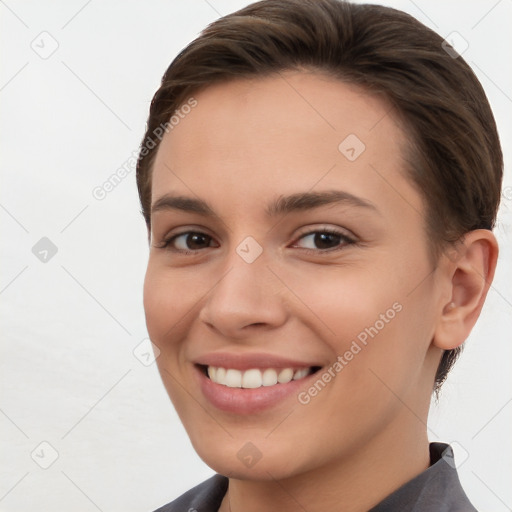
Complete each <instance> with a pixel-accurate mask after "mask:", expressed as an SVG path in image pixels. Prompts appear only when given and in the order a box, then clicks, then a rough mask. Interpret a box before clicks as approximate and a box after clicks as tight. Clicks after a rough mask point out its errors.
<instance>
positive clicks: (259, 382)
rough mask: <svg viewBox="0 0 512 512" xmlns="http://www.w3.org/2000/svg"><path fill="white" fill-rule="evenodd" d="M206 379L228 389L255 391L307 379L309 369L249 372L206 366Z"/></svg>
mask: <svg viewBox="0 0 512 512" xmlns="http://www.w3.org/2000/svg"><path fill="white" fill-rule="evenodd" d="M207 371H208V377H210V379H211V380H212V381H213V382H215V383H217V384H221V385H223V386H227V387H228V388H245V389H256V388H259V387H261V386H275V385H276V384H278V383H279V384H287V383H288V382H291V381H292V380H299V379H303V378H304V377H307V376H308V375H309V374H310V373H311V368H300V369H298V370H294V369H293V368H282V369H279V370H275V369H274V368H267V369H265V370H263V371H262V370H259V369H258V368H251V369H250V370H245V371H240V370H235V369H234V368H228V369H226V368H222V367H215V366H208V369H207Z"/></svg>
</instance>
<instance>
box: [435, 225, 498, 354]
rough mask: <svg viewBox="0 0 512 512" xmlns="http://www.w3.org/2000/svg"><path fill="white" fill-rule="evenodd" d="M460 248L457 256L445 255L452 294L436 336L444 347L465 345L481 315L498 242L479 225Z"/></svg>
mask: <svg viewBox="0 0 512 512" xmlns="http://www.w3.org/2000/svg"><path fill="white" fill-rule="evenodd" d="M457 252H458V256H457V258H456V259H455V258H448V257H447V256H446V257H445V264H446V265H447V267H448V269H449V275H448V277H449V278H450V292H451V297H450V300H449V301H448V302H447V303H445V304H444V305H442V306H441V307H442V311H441V313H440V317H439V322H438V324H437V327H436V330H435V334H434V339H433V344H434V345H435V346H436V347H438V348H441V349H443V350H452V349H454V348H456V347H458V346H460V345H462V343H464V341H465V340H466V339H467V337H468V336H469V333H470V332H471V330H472V329H473V326H474V325H475V323H476V321H477V319H478V317H479V316H480V312H481V310H482V307H483V304H484V301H485V298H486V296H487V292H488V291H489V287H490V286H491V282H492V279H493V277H494V272H495V269H496V262H497V259H498V244H497V241H496V238H495V236H494V235H493V233H492V232H491V231H489V230H485V229H477V230H474V231H470V232H469V233H467V234H466V235H465V236H464V240H463V242H462V244H461V245H460V247H459V248H458V251H457Z"/></svg>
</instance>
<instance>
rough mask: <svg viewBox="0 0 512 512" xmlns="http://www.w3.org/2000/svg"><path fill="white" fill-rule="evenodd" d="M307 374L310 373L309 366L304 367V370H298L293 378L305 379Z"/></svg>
mask: <svg viewBox="0 0 512 512" xmlns="http://www.w3.org/2000/svg"><path fill="white" fill-rule="evenodd" d="M307 375H309V368H302V370H297V371H296V372H295V373H294V374H293V380H299V379H303V378H304V377H306V376H307Z"/></svg>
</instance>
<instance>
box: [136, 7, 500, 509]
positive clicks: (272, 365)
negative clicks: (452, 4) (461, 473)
mask: <svg viewBox="0 0 512 512" xmlns="http://www.w3.org/2000/svg"><path fill="white" fill-rule="evenodd" d="M502 167H503V164H502V154H501V148H500V144H499V139H498V136H497V132H496V127H495V122H494V118H493V115H492V112H491V110H490V107H489V104H488V102H487V99H486V97H485V94H484V92H483V90H482V88H481V86H480V84H479V82H478V80H477V79H476V77H475V75H474V74H473V72H472V71H471V69H470V68H469V67H468V65H467V64H466V63H465V62H464V61H463V59H462V58H461V57H460V56H459V55H458V54H457V52H456V51H455V49H454V48H452V47H451V46H449V45H448V44H447V43H445V42H444V41H443V40H442V38H440V37H439V36H438V35H437V34H435V33H433V32H432V31H431V30H430V29H428V28H426V27H425V26H423V25H422V24H421V23H419V22H418V21H417V20H415V19H414V18H412V17H410V16H408V15H406V14H404V13H402V12H400V11H396V10H394V9H390V8H385V7H381V6H375V5H353V4H350V3H347V2H340V1H337V0H321V1H315V2H303V1H298V0H266V1H263V2H258V3H256V4H253V5H250V6H248V7H246V8H244V9H242V10H240V11H238V12H236V13H233V14H231V15H228V16H225V17H224V18H221V19H219V20H217V21H216V22H214V23H212V24H211V25H210V26H209V27H207V28H206V29H205V30H204V31H203V32H202V34H201V35H200V36H199V37H198V38H197V39H196V40H195V41H193V42H192V43H191V44H190V45H189V46H188V47H187V48H186V49H185V50H184V51H182V52H181V53H180V55H178V57H177V58H176V59H175V60H174V62H173V63H172V64H171V66H170V67H169V69H168V70H167V72H166V73H165V75H164V77H163V79H162V84H161V87H160V88H159V90H158V91H157V93H156V94H155V97H154V99H153V102H152V105H151V110H150V115H149V119H148V126H147V131H146V134H145V137H144V139H143V142H142V145H141V149H140V157H139V161H138V166H137V184H138V189H139V195H140V199H141V205H142V213H143V215H144V218H145V221H146V224H147V228H148V236H149V242H150V256H149V262H148V268H147V274H146V280H145V288H144V307H145V312H146V321H147V327H148V332H149V335H150V337H151V340H152V342H153V343H154V344H155V346H157V347H158V349H159V350H160V356H159V357H158V359H157V363H158V367H159V371H160V374H161V376H162V380H163V382H164V385H165V387H166V389H167V391H168V393H169V396H170V398H171V400H172V402H173V404H174V406H175V407H176V410H177V412H178V414H179V416H180V418H181V420H182V422H183V425H184V426H185V428H186V430H187V433H188V435H189V436H190V439H191V442H192V444H193V446H194V448H195V449H196V451H197V453H198V454H199V456H200V457H201V458H202V459H203V460H204V461H205V462H206V464H208V465H209V466H210V467H211V468H213V469H214V470H215V471H216V472H217V473H218V474H217V475H216V476H214V477H213V478H211V479H210V480H208V481H206V482H204V483H203V484H200V485H199V486H198V487H196V488H194V489H192V490H191V491H189V492H188V493H186V494H185V495H183V496H181V497H180V498H178V499H177V500H176V501H174V502H173V503H170V504H169V505H167V506H165V507H163V508H162V509H159V510H162V511H174V510H198V511H217V510H220V511H222V512H225V511H232V512H237V511H239V510H244V511H245V512H250V511H253V510H254V511H256V510H258V511H261V510H279V511H287V510H308V511H310V512H313V511H316V510H326V509H330V510H343V511H345V512H356V511H367V510H372V511H380V512H382V511H387V510H400V511H403V510H415V511H434V510H435V511H440V510H443V511H445V510H446V511H459V510H460V511H462V510H464V511H467V510H475V509H474V507H473V506H472V505H471V503H470V502H469V500H468V498H467V496H466V495H465V493H464V491H463V489H462V487H461V486H460V482H459V480H458V477H457V472H456V469H455V464H454V462H453V452H452V450H451V448H450V446H449V445H447V444H443V443H429V441H428V436H427V426H426V422H427V416H428V409H429V404H430V399H431V395H432V393H433V392H434V393H437V392H438V391H439V389H440V386H441V385H442V383H443V381H444V380H445V378H446V376H447V374H448V372H449V370H450V368H451V367H452V365H453V363H454V362H455V360H456V358H457V356H458V355H459V353H460V350H461V347H462V345H463V343H464V341H465V340H466V338H467V337H468V335H469V333H470V331H471V329H472V328H473V326H474V324H475V322H476V320H477V318H478V316H479V314H480V311H481V308H482V305H483V303H484V300H485V297H486V294H487V292H488V290H489V286H490V283H491V281H492V278H493V275H494V270H495V267H496V261H497V254H498V247H497V243H496V239H495V237H494V235H493V234H492V231H491V230H492V228H493V226H494V223H495V219H496V212H497V208H498V203H499V197H500V186H501V179H502Z"/></svg>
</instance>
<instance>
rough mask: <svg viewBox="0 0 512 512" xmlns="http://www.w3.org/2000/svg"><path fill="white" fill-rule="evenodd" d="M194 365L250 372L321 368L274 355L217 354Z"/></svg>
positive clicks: (197, 360) (306, 362) (314, 364)
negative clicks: (256, 369)
mask: <svg viewBox="0 0 512 512" xmlns="http://www.w3.org/2000/svg"><path fill="white" fill-rule="evenodd" d="M195 364H197V365H201V366H214V367H216V368H233V369H235V370H250V369H251V368H297V369H298V368H310V367H312V366H317V367H319V366H322V365H321V364H318V363H314V362H313V363H312V362H311V361H298V360H294V359H288V358H284V357H280V356H277V355H274V354H233V353H231V354H230V353H228V352H218V353H213V354H206V355H204V356H201V357H198V358H197V359H196V360H195Z"/></svg>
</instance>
